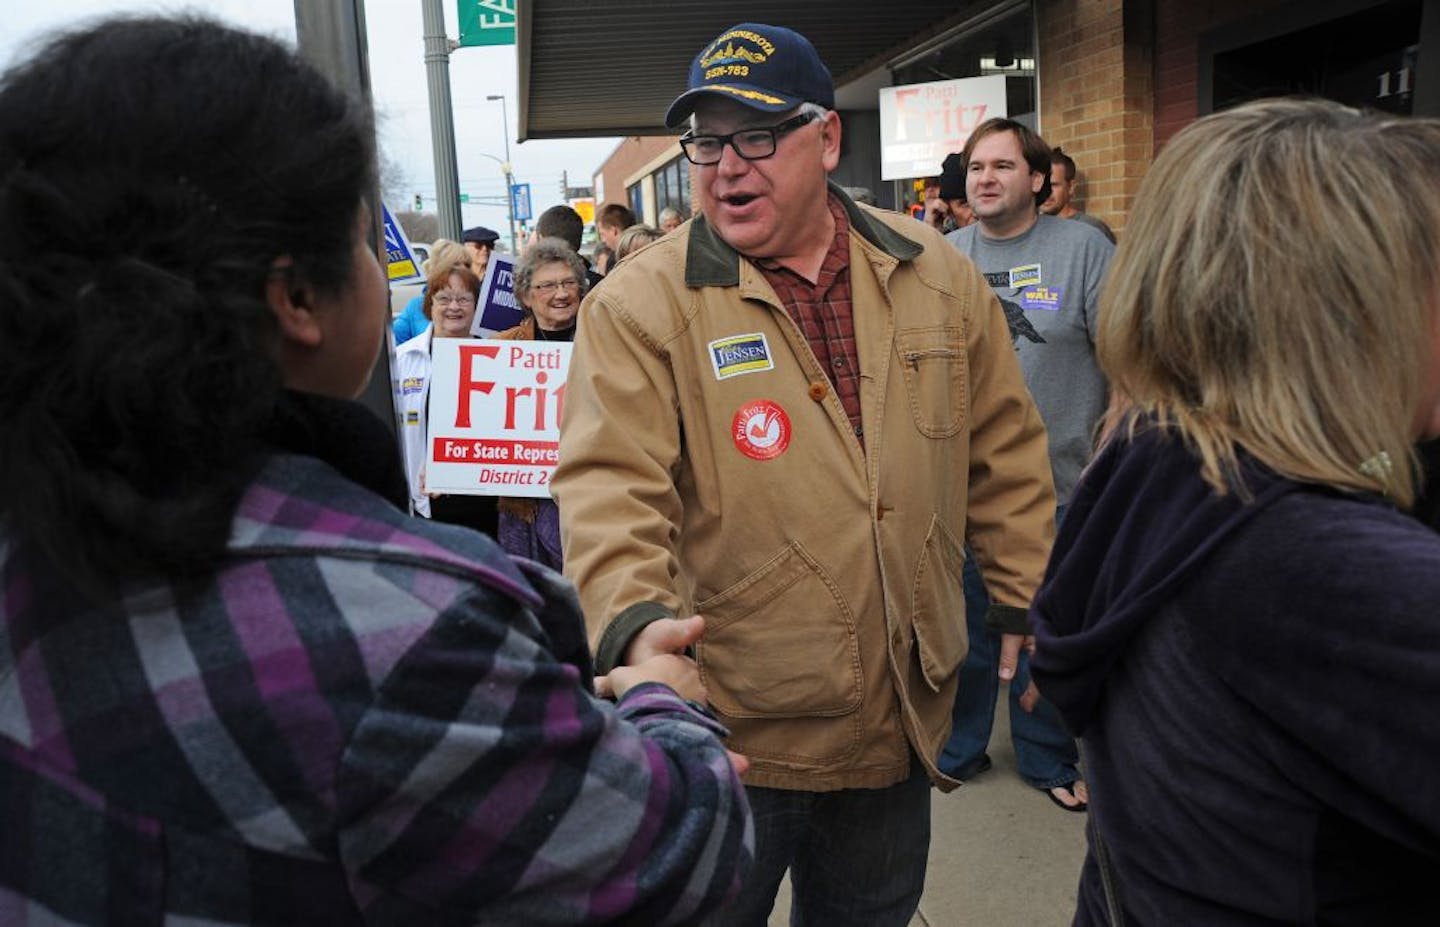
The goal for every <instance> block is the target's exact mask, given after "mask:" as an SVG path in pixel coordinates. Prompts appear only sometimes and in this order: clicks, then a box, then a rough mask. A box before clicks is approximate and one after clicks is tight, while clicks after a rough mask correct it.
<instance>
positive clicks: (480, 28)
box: [456, 0, 515, 46]
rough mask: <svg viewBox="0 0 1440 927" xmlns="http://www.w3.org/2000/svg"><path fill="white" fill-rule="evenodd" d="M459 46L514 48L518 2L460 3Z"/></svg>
mask: <svg viewBox="0 0 1440 927" xmlns="http://www.w3.org/2000/svg"><path fill="white" fill-rule="evenodd" d="M456 9H457V10H458V11H459V14H460V15H459V17H458V18H459V21H460V44H461V45H462V46H464V45H514V44H515V0H459V3H458V4H457V5H456Z"/></svg>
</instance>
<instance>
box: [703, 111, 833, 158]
mask: <svg viewBox="0 0 1440 927" xmlns="http://www.w3.org/2000/svg"><path fill="white" fill-rule="evenodd" d="M816 118H818V117H816V115H815V114H814V113H801V114H800V115H798V116H792V117H791V118H789V119H786V120H785V121H784V122H782V123H780V124H779V125H773V126H765V127H764V128H760V129H741V130H740V131H739V132H731V133H730V134H729V135H687V136H685V137H684V138H682V139H680V149H681V150H682V151H684V152H685V157H686V159H687V160H689V162H690V163H691V164H699V165H701V166H702V167H703V166H705V165H708V164H719V163H720V158H721V157H722V156H723V155H724V154H725V146H726V145H729V146H730V147H731V148H734V149H735V153H736V154H738V155H739V156H740V157H742V158H744V159H745V160H746V161H759V160H762V159H764V158H768V157H770V156H771V155H773V154H774V153H775V146H776V145H778V144H779V143H780V136H782V135H785V134H786V133H789V132H794V131H795V130H796V129H798V128H800V127H801V126H803V125H807V124H809V123H811V122H814V121H815V120H816Z"/></svg>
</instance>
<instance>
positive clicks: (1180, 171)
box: [1031, 100, 1440, 925]
mask: <svg viewBox="0 0 1440 927" xmlns="http://www.w3.org/2000/svg"><path fill="white" fill-rule="evenodd" d="M1437 153H1440V121H1437V120H1433V119H1405V118H1398V117H1394V116H1387V115H1378V114H1366V113H1361V112H1359V111H1356V110H1352V109H1349V108H1347V107H1344V106H1340V105H1338V104H1335V103H1327V102H1319V101H1293V100H1271V101H1263V102H1258V103H1253V104H1249V105H1245V106H1240V107H1237V108H1235V109H1231V110H1227V111H1225V112H1221V113H1217V114H1214V115H1212V116H1208V117H1206V118H1204V119H1201V120H1199V121H1198V122H1196V123H1194V124H1193V125H1191V126H1189V127H1188V128H1186V129H1185V130H1184V131H1182V132H1181V133H1180V134H1178V135H1177V136H1176V137H1175V138H1174V139H1172V140H1171V141H1170V142H1169V143H1168V144H1167V145H1166V146H1165V149H1164V151H1162V152H1161V154H1160V156H1159V157H1158V158H1157V159H1156V160H1155V164H1154V166H1153V167H1152V168H1151V169H1150V173H1149V174H1148V175H1147V176H1146V178H1145V181H1144V183H1143V184H1142V186H1141V189H1140V193H1139V196H1138V197H1137V198H1136V201H1135V209H1134V212H1133V213H1132V214H1131V216H1130V223H1129V226H1128V227H1127V228H1126V230H1125V232H1126V234H1125V238H1124V241H1122V242H1121V244H1120V247H1119V249H1118V250H1117V251H1116V253H1115V259H1114V261H1113V263H1112V264H1111V267H1110V277H1109V283H1108V285H1107V287H1106V289H1105V293H1104V296H1103V298H1102V301H1101V305H1100V316H1099V333H1098V339H1097V346H1098V354H1099V359H1100V363H1101V365H1102V367H1103V368H1104V370H1105V373H1106V376H1107V377H1108V379H1109V381H1110V382H1111V383H1112V384H1114V386H1115V388H1116V390H1117V397H1118V398H1117V401H1116V403H1115V406H1114V407H1113V409H1112V411H1111V415H1110V426H1111V429H1112V430H1111V432H1110V438H1109V441H1108V444H1107V445H1106V446H1105V448H1104V449H1103V450H1102V451H1101V453H1100V455H1099V456H1098V458H1096V460H1095V461H1094V462H1093V463H1092V464H1091V465H1090V467H1089V468H1088V470H1087V471H1086V473H1085V475H1084V477H1083V478H1082V479H1081V482H1080V485H1079V486H1078V488H1077V489H1076V490H1075V495H1074V500H1073V502H1072V504H1071V506H1070V508H1069V510H1068V511H1067V513H1066V516H1065V520H1064V522H1063V524H1062V525H1061V526H1060V535H1059V538H1058V539H1057V540H1056V544H1055V549H1054V554H1053V557H1052V559H1051V562H1050V566H1049V570H1048V573H1047V576H1046V580H1045V584H1044V586H1043V587H1042V589H1041V591H1040V593H1039V594H1038V595H1037V596H1036V598H1035V600H1034V605H1033V607H1032V610H1031V617H1032V620H1033V621H1034V622H1035V625H1036V632H1037V637H1038V645H1037V650H1036V653H1035V658H1034V662H1033V669H1034V676H1035V681H1036V683H1037V684H1038V685H1039V687H1040V689H1041V691H1042V692H1043V693H1044V695H1045V697H1046V698H1047V699H1049V700H1050V701H1051V702H1052V703H1054V704H1055V705H1056V706H1058V707H1059V708H1060V710H1061V711H1062V713H1063V714H1064V715H1065V718H1066V719H1067V721H1068V722H1069V723H1070V725H1071V728H1072V730H1073V731H1074V732H1075V733H1076V734H1077V735H1079V737H1080V738H1081V741H1082V743H1083V746H1084V755H1085V760H1086V768H1087V779H1088V780H1089V784H1090V812H1091V822H1092V825H1093V827H1092V830H1091V834H1090V856H1089V858H1088V859H1087V861H1086V864H1085V869H1084V872H1083V874H1082V876H1081V884H1080V893H1079V910H1078V911H1077V912H1076V915H1075V923H1076V924H1082V925H1089V924H1107V923H1108V924H1118V923H1120V922H1122V921H1125V922H1128V923H1132V924H1207V925H1240V924H1246V925H1251V924H1339V923H1345V924H1418V923H1433V922H1434V921H1435V919H1436V915H1435V903H1434V898H1433V894H1434V875H1435V873H1436V872H1437V871H1440V797H1437V793H1436V791H1435V789H1434V787H1433V786H1434V782H1435V762H1436V757H1440V715H1437V712H1436V711H1435V708H1436V706H1437V705H1440V621H1437V608H1440V605H1437V603H1440V536H1437V535H1436V534H1435V533H1434V532H1433V531H1431V530H1430V529H1429V528H1428V527H1426V526H1424V525H1422V524H1421V523H1419V522H1418V521H1417V520H1415V519H1413V518H1411V517H1409V516H1408V515H1407V514H1406V512H1405V509H1407V508H1408V507H1409V506H1410V504H1411V502H1412V500H1413V499H1414V498H1415V495H1416V488H1417V483H1418V478H1419V468H1418V466H1417V462H1416V460H1415V455H1414V453H1413V452H1412V445H1413V443H1414V442H1415V441H1417V440H1419V439H1422V438H1433V437H1435V436H1436V435H1440V199H1437V198H1436V197H1433V196H1425V195H1418V194H1417V188H1416V184H1417V183H1419V182H1422V181H1423V179H1424V178H1426V177H1428V176H1430V174H1431V173H1433V171H1434V166H1435V163H1436V155H1437Z"/></svg>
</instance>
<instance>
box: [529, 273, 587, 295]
mask: <svg viewBox="0 0 1440 927" xmlns="http://www.w3.org/2000/svg"><path fill="white" fill-rule="evenodd" d="M561 287H564V288H565V291H566V292H567V293H568V292H570V291H571V290H573V291H575V292H576V293H578V292H580V281H579V280H576V279H575V278H574V277H570V278H568V279H565V280H547V281H545V282H544V283H537V284H535V285H534V286H532V287H530V289H532V290H534V291H535V292H536V293H539V294H540V295H541V296H544V297H547V298H548V297H551V296H554V295H555V291H556V290H558V289H560V288H561Z"/></svg>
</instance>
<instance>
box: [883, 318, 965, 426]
mask: <svg viewBox="0 0 1440 927" xmlns="http://www.w3.org/2000/svg"><path fill="white" fill-rule="evenodd" d="M895 353H896V354H897V355H898V358H897V359H898V360H899V362H900V369H901V371H902V373H903V374H904V377H905V395H906V396H907V397H908V398H909V400H910V415H911V417H912V418H913V419H914V420H915V427H916V428H917V429H918V430H919V432H920V433H921V434H922V435H924V436H925V437H927V438H951V437H954V436H955V435H957V434H959V433H960V429H961V428H963V427H964V426H965V380H966V358H965V344H964V339H963V338H962V337H961V335H960V329H959V328H958V327H953V326H943V327H938V328H908V329H903V330H901V331H898V332H896V333H895Z"/></svg>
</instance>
